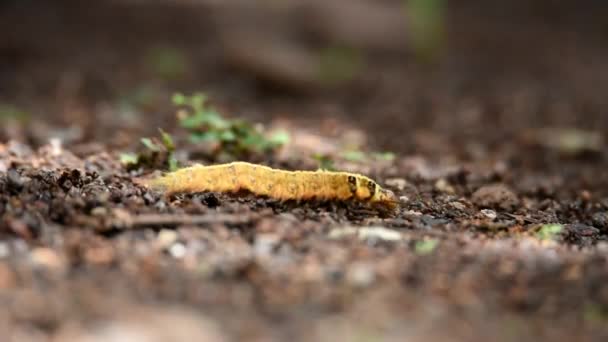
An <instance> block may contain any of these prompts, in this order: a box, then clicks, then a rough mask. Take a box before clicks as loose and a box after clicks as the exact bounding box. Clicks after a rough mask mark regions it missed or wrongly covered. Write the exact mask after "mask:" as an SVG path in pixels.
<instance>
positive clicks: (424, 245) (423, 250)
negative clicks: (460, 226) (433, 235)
mask: <svg viewBox="0 0 608 342" xmlns="http://www.w3.org/2000/svg"><path fill="white" fill-rule="evenodd" d="M437 245H439V240H437V239H426V240H421V241H416V245H415V246H414V251H415V252H416V254H419V255H426V254H430V253H433V251H434V250H435V248H437Z"/></svg>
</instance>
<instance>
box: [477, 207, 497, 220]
mask: <svg viewBox="0 0 608 342" xmlns="http://www.w3.org/2000/svg"><path fill="white" fill-rule="evenodd" d="M479 212H480V213H481V214H482V215H483V216H485V217H487V218H489V219H490V220H495V219H496V217H497V216H498V215H497V214H496V212H495V211H494V210H492V209H481V210H480V211H479Z"/></svg>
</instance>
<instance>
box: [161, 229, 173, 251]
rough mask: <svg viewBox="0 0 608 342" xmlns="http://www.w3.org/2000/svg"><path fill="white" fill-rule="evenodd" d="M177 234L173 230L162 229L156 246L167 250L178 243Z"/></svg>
mask: <svg viewBox="0 0 608 342" xmlns="http://www.w3.org/2000/svg"><path fill="white" fill-rule="evenodd" d="M177 237H178V236H177V232H176V231H175V230H171V229H162V230H161V231H160V232H158V236H157V237H156V244H157V246H158V247H159V248H161V249H167V248H169V246H171V245H173V244H174V243H175V241H177Z"/></svg>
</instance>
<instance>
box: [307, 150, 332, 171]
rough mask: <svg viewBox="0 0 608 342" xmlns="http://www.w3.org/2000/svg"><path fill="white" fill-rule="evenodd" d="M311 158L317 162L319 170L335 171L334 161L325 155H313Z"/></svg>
mask: <svg viewBox="0 0 608 342" xmlns="http://www.w3.org/2000/svg"><path fill="white" fill-rule="evenodd" d="M312 158H313V159H315V160H316V161H317V163H318V164H319V165H318V169H319V170H328V171H335V170H336V168H335V166H334V161H333V160H332V159H331V158H330V157H329V156H327V155H324V154H320V153H315V154H313V155H312Z"/></svg>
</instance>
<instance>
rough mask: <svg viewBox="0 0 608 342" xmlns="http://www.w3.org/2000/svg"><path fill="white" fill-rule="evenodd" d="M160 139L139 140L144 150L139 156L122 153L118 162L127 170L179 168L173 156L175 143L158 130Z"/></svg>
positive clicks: (169, 136) (173, 169) (172, 169)
mask: <svg viewBox="0 0 608 342" xmlns="http://www.w3.org/2000/svg"><path fill="white" fill-rule="evenodd" d="M159 132H160V139H158V138H156V137H154V138H141V143H142V145H144V147H145V150H144V151H142V152H141V153H139V154H135V153H123V154H121V155H120V162H121V163H122V164H123V165H125V166H126V167H127V168H128V169H135V168H138V167H140V166H147V167H157V166H162V167H166V168H168V169H169V170H170V171H175V170H177V169H178V168H179V164H178V162H177V159H176V158H175V156H174V152H175V143H174V142H173V138H172V137H171V135H170V134H168V133H167V132H165V131H163V130H162V129H159Z"/></svg>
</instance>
